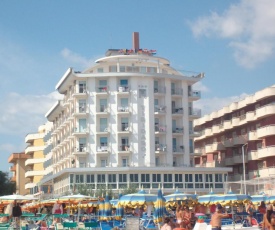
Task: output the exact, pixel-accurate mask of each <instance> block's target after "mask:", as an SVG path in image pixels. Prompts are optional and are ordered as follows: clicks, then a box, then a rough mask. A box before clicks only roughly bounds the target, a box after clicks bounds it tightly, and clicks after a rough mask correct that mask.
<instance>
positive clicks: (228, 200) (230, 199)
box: [213, 189, 252, 206]
mask: <svg viewBox="0 0 275 230" xmlns="http://www.w3.org/2000/svg"><path fill="white" fill-rule="evenodd" d="M250 200H252V198H251V196H249V195H246V194H235V193H233V192H232V191H231V189H230V191H229V192H228V193H227V194H224V195H220V196H216V197H215V198H214V201H213V203H214V204H218V203H219V204H221V205H223V206H232V205H240V204H246V203H248V201H250Z"/></svg>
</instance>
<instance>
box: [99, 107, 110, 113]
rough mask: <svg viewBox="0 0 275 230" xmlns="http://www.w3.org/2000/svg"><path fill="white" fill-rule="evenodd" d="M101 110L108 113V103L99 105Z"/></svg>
mask: <svg viewBox="0 0 275 230" xmlns="http://www.w3.org/2000/svg"><path fill="white" fill-rule="evenodd" d="M99 112H101V113H104V112H105V113H107V112H108V106H107V105H100V106H99Z"/></svg>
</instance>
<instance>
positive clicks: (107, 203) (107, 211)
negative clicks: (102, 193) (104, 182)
mask: <svg viewBox="0 0 275 230" xmlns="http://www.w3.org/2000/svg"><path fill="white" fill-rule="evenodd" d="M111 216H112V205H111V203H110V200H109V195H108V194H106V197H105V201H104V219H105V220H110V219H111Z"/></svg>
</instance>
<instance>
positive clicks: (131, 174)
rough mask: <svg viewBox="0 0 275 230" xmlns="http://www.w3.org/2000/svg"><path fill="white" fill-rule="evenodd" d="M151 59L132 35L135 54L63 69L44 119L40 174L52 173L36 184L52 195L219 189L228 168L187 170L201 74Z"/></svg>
mask: <svg viewBox="0 0 275 230" xmlns="http://www.w3.org/2000/svg"><path fill="white" fill-rule="evenodd" d="M154 53H155V51H154V50H147V49H140V48H139V37H138V33H134V34H133V49H131V50H120V49H109V50H108V51H107V52H106V55H105V57H103V58H100V59H98V60H96V62H95V65H93V66H91V67H90V68H88V69H86V70H85V71H82V72H79V71H74V70H73V69H72V68H69V69H68V70H67V71H66V73H65V74H64V76H63V77H62V78H61V79H60V81H59V82H58V83H57V85H56V90H57V91H58V92H59V93H60V94H62V95H64V99H63V100H60V101H57V102H56V103H55V105H54V106H53V107H52V108H51V109H50V110H49V111H48V112H47V114H46V118H47V119H48V121H49V122H52V123H53V127H52V130H51V131H50V132H49V133H48V134H47V135H46V137H45V138H44V141H46V142H47V143H48V146H47V147H46V149H45V150H44V154H45V155H47V154H52V157H51V158H49V160H47V161H46V162H45V163H44V168H46V169H47V168H51V169H52V173H49V174H48V175H46V176H44V178H43V179H42V180H41V184H42V186H53V193H54V194H64V193H65V192H68V191H70V190H73V189H74V186H75V185H81V184H86V185H87V186H88V187H89V188H90V189H97V188H99V186H106V187H107V186H108V188H110V189H113V190H119V189H122V188H125V187H128V186H129V185H130V184H131V185H135V186H137V187H138V188H141V187H143V188H145V189H147V190H151V191H152V192H154V190H155V191H156V190H157V188H158V186H159V184H161V186H162V187H163V189H164V192H165V193H168V192H173V191H174V190H175V189H176V188H179V189H181V190H184V191H186V192H194V190H196V191H197V192H198V193H200V192H201V193H206V192H208V191H209V188H210V187H211V186H213V187H214V189H216V190H217V191H223V186H224V184H223V183H224V181H225V178H226V176H227V174H228V172H230V171H231V169H230V168H213V169H208V168H205V167H202V168H194V167H192V166H193V157H194V153H193V138H194V137H195V135H196V134H195V133H194V132H193V127H192V126H193V124H192V123H193V120H194V119H196V118H199V117H200V111H199V110H197V109H195V108H193V102H194V101H196V100H198V99H200V92H199V91H195V90H193V89H192V85H193V84H195V83H196V82H198V81H199V80H201V79H202V77H203V74H196V75H193V76H186V75H183V74H182V73H181V72H179V71H177V70H175V69H174V68H172V67H171V66H170V62H169V61H168V60H167V59H165V58H161V57H156V56H154ZM49 171H50V170H49Z"/></svg>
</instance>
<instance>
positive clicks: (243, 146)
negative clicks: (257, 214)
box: [242, 143, 247, 194]
mask: <svg viewBox="0 0 275 230" xmlns="http://www.w3.org/2000/svg"><path fill="white" fill-rule="evenodd" d="M246 145H247V143H246V144H244V145H243V146H242V155H243V183H244V194H246V181H245V161H244V146H246Z"/></svg>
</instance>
